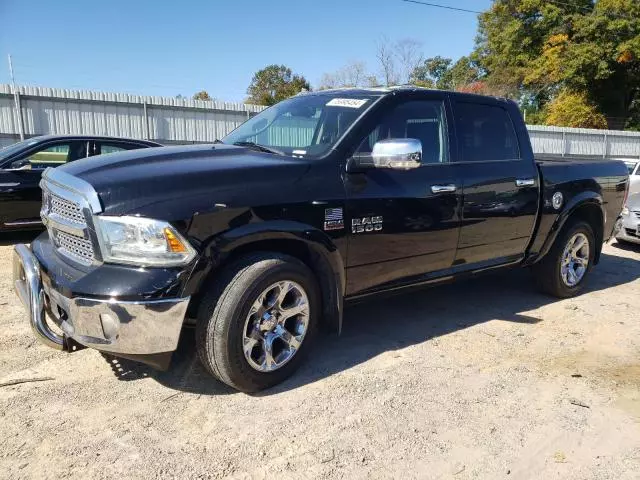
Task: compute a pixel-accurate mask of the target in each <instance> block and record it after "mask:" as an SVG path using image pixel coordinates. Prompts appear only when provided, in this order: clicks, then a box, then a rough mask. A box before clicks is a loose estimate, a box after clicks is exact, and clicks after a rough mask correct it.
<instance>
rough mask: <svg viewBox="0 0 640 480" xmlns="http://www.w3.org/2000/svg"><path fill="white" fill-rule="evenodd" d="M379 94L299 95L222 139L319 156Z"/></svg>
mask: <svg viewBox="0 0 640 480" xmlns="http://www.w3.org/2000/svg"><path fill="white" fill-rule="evenodd" d="M377 98H379V96H376V95H361V96H354V95H344V93H343V95H342V96H340V94H339V93H336V95H326V94H323V95H300V96H296V97H292V98H289V99H287V100H284V101H282V102H280V103H278V104H276V105H274V106H273V107H270V108H268V109H266V110H263V111H262V112H260V113H259V114H258V115H256V116H255V117H253V118H251V119H249V120H247V121H246V122H245V123H243V124H242V125H240V126H239V127H238V128H236V129H235V130H234V131H233V132H231V133H230V134H229V135H227V136H226V137H224V138H223V139H222V141H223V142H224V143H228V144H234V143H239V142H251V143H256V144H259V145H261V146H263V147H268V148H272V149H273V150H274V151H279V152H282V153H284V154H285V155H295V156H305V157H319V156H322V155H324V154H325V153H327V152H328V151H329V150H330V149H331V148H333V146H334V145H335V143H336V142H337V141H338V140H339V139H340V137H341V136H342V135H343V134H344V133H345V132H346V131H347V129H348V128H349V127H350V126H351V125H352V124H353V122H354V121H355V120H356V119H357V118H358V117H359V116H360V115H361V114H362V112H364V111H365V110H366V109H367V108H369V107H370V106H371V105H372V104H373V102H374V101H375V100H376V99H377Z"/></svg>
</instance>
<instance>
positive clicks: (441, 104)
mask: <svg viewBox="0 0 640 480" xmlns="http://www.w3.org/2000/svg"><path fill="white" fill-rule="evenodd" d="M448 119H449V120H448ZM448 121H449V122H450V115H449V108H448V101H447V98H446V96H445V94H442V93H437V92H432V93H425V94H424V95H423V97H422V98H421V99H416V96H415V94H414V95H412V100H408V101H402V100H397V101H396V102H395V103H394V104H392V105H389V106H387V108H386V109H385V110H384V111H383V112H380V114H379V120H378V121H377V122H376V125H375V128H373V129H372V130H371V131H370V132H369V133H368V134H367V135H366V136H365V137H364V138H363V140H362V142H361V143H360V146H359V147H358V149H357V154H359V155H363V154H368V153H370V152H371V150H372V147H373V145H374V143H375V142H376V141H378V140H383V139H390V138H414V139H417V140H420V142H421V144H422V165H421V166H420V167H418V168H415V169H411V170H391V169H370V170H366V171H365V172H363V173H348V174H346V176H345V188H346V196H347V211H346V213H347V215H346V219H347V225H346V227H347V229H348V230H350V232H349V247H348V254H347V295H353V294H357V293H361V292H366V291H368V290H372V289H376V288H387V287H393V286H394V285H396V284H397V285H400V284H402V283H403V281H406V280H408V279H410V278H412V277H416V276H420V275H423V274H425V273H429V272H434V271H437V270H442V269H446V268H449V267H450V266H451V265H452V263H453V260H454V256H455V249H456V244H457V241H458V227H459V205H460V200H461V190H460V189H459V188H458V187H459V180H458V178H457V176H456V173H455V165H454V164H452V163H450V155H449V145H450V143H451V142H450V136H449V132H450V130H451V129H450V128H448V126H447V125H448Z"/></svg>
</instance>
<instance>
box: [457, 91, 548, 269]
mask: <svg viewBox="0 0 640 480" xmlns="http://www.w3.org/2000/svg"><path fill="white" fill-rule="evenodd" d="M509 107H510V105H509V104H508V103H507V102H506V101H500V100H495V99H491V98H486V99H485V98H478V99H473V98H468V97H456V99H455V100H454V102H453V109H454V116H455V128H456V136H457V139H458V154H459V155H458V159H457V160H458V166H459V168H460V176H461V177H462V195H463V206H462V219H461V223H460V237H459V241H458V249H457V252H456V259H455V264H456V265H464V264H479V265H478V266H483V265H484V264H487V265H492V264H502V263H509V262H511V261H516V260H518V259H520V258H521V257H522V255H523V254H524V253H525V250H526V248H527V245H528V243H529V240H530V238H531V234H532V232H533V228H534V224H535V220H536V214H537V208H538V170H537V167H536V165H535V163H534V161H533V158H532V156H531V155H530V149H527V148H520V144H519V141H518V135H517V134H516V130H515V128H514V120H513V119H512V118H511V113H510V110H511V109H510V108H509ZM515 120H516V121H518V120H519V119H515ZM523 157H525V158H523Z"/></svg>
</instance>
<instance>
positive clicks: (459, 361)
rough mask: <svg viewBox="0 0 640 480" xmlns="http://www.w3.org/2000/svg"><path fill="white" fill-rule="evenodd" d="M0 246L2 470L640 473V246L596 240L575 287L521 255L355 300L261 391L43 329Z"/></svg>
mask: <svg viewBox="0 0 640 480" xmlns="http://www.w3.org/2000/svg"><path fill="white" fill-rule="evenodd" d="M14 240H15V239H4V241H3V246H0V305H2V309H3V313H4V315H2V318H0V383H2V382H6V381H9V380H12V379H18V378H34V377H52V378H53V379H52V380H49V381H42V382H38V383H24V384H21V385H14V386H3V387H0V477H1V478H82V479H86V478H140V479H145V480H148V479H152V478H180V479H183V478H222V477H231V478H257V479H260V478H273V477H278V478H296V479H298V478H330V479H333V478H349V479H352V478H453V479H466V478H488V479H498V478H515V479H522V478H531V479H540V478H544V479H556V478H571V479H591V478H593V479H604V478H610V479H616V480H618V479H632V478H633V479H637V478H639V476H640V473H639V472H640V363H639V360H638V359H639V358H640V335H639V334H640V325H639V320H640V315H639V312H640V295H639V292H640V290H639V287H640V280H639V277H640V248H635V249H634V248H629V247H622V246H620V245H618V244H615V243H614V244H612V245H607V246H605V249H604V254H603V258H602V262H601V264H600V265H599V266H598V267H597V268H596V269H595V270H594V271H593V272H592V276H591V278H590V279H589V287H588V291H587V293H585V294H584V295H582V296H580V297H579V298H575V299H570V300H564V301H556V300H555V299H551V298H549V297H546V296H543V295H539V294H537V293H535V292H534V291H533V288H532V285H531V281H530V278H529V276H528V273H527V272H526V271H513V272H507V273H502V274H498V275H497V276H493V277H484V278H482V279H477V280H473V281H467V282H464V283H458V284H455V285H448V286H443V287H439V288H435V289H431V290H424V291H419V292H413V293H410V294H404V295H401V296H396V297H393V298H388V299H384V300H382V299H381V300H375V301H372V302H369V303H366V304H360V305H355V306H352V307H349V308H348V309H347V311H346V317H345V327H344V331H343V334H342V336H341V337H334V336H329V335H327V336H324V337H323V338H321V340H320V341H319V343H318V345H317V348H316V349H315V350H314V352H312V354H311V355H310V357H309V361H308V362H307V363H306V364H305V366H304V367H303V368H302V369H301V370H300V371H299V372H298V373H297V374H296V375H295V376H294V377H293V378H291V379H290V380H289V381H287V382H286V383H285V384H283V385H281V386H278V387H276V388H275V389H272V390H270V391H267V392H263V393H262V394H260V395H253V396H252V395H245V394H241V393H236V392H234V391H231V390H229V389H227V388H226V387H224V386H223V385H221V384H219V383H217V382H216V381H214V380H213V379H211V378H210V377H208V376H207V375H206V374H205V372H204V371H203V369H202V368H201V367H200V366H199V364H198V361H197V359H196V358H195V356H194V355H193V336H192V335H189V334H187V335H185V336H184V338H183V340H182V341H181V346H180V349H179V352H178V354H177V355H176V356H175V358H174V360H175V361H174V364H173V366H172V369H171V370H170V371H169V372H164V373H158V372H155V371H153V370H151V369H148V368H146V367H144V366H139V365H137V364H134V363H131V362H125V361H117V360H114V359H109V358H105V357H103V356H102V355H100V354H99V353H97V352H95V351H92V350H83V351H80V352H77V353H74V354H70V355H69V354H64V353H60V352H56V351H54V350H51V349H48V348H47V347H44V346H42V345H40V344H39V343H37V342H36V341H35V340H34V337H33V336H32V335H31V333H30V330H29V327H28V324H27V317H26V314H25V313H24V312H23V308H22V306H21V305H20V304H19V301H18V300H17V298H16V297H15V295H14V294H13V292H12V290H11V278H10V276H11V269H10V260H11V246H10V244H11V242H12V241H14Z"/></svg>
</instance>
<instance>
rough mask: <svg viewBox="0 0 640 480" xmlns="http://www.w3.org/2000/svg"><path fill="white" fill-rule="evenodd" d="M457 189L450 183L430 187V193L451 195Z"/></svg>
mask: <svg viewBox="0 0 640 480" xmlns="http://www.w3.org/2000/svg"><path fill="white" fill-rule="evenodd" d="M456 190H457V187H456V186H455V185H453V184H452V183H450V184H449V185H431V192H432V193H451V192H455V191H456Z"/></svg>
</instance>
